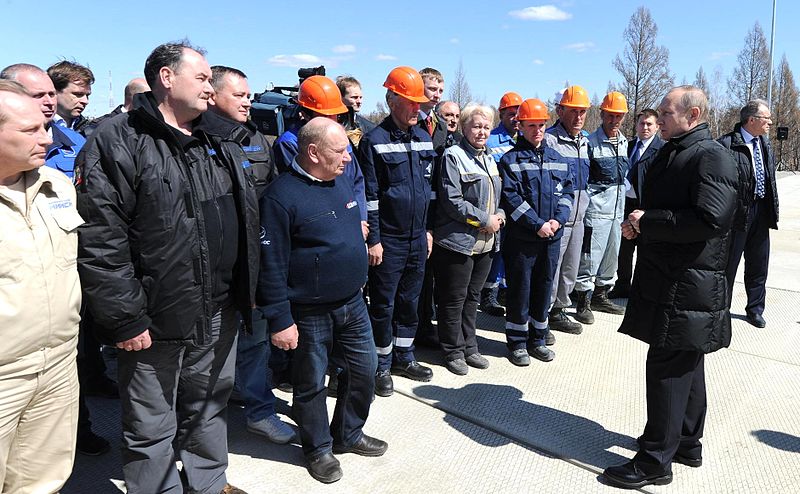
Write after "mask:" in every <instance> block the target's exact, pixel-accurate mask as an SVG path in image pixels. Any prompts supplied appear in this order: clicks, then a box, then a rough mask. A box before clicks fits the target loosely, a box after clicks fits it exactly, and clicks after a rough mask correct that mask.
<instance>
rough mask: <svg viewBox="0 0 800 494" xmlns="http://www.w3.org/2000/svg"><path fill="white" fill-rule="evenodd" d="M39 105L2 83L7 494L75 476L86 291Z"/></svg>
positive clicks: (1, 395) (0, 363) (2, 438)
mask: <svg viewBox="0 0 800 494" xmlns="http://www.w3.org/2000/svg"><path fill="white" fill-rule="evenodd" d="M39 106H40V105H39V102H38V101H36V100H35V99H33V98H31V97H30V95H29V94H28V93H27V91H26V90H25V88H24V87H23V86H22V85H20V84H19V83H17V82H13V81H8V80H1V81H0V224H2V225H3V228H2V231H0V244H2V249H0V338H2V341H3V351H2V352H0V404H2V406H0V491H2V492H3V493H12V492H14V493H16V492H58V491H59V490H60V489H61V487H62V486H63V485H64V483H65V482H66V480H67V478H69V476H70V473H71V472H72V464H73V459H74V456H75V439H76V437H75V436H76V429H77V422H78V417H77V415H78V376H77V370H76V365H75V356H76V344H77V342H78V321H79V320H80V315H79V311H80V307H81V289H80V280H79V279H78V270H77V268H76V266H75V258H76V255H77V249H76V245H77V241H78V239H77V236H78V232H77V228H78V226H79V225H80V224H81V223H83V219H82V218H81V217H80V216H79V215H78V213H77V211H76V209H75V188H74V187H73V186H72V184H71V183H70V181H69V179H67V177H65V176H64V175H63V174H61V173H59V172H57V171H55V170H53V169H52V168H49V167H45V166H42V165H44V163H45V159H44V158H45V153H46V149H47V146H48V145H49V144H50V137H49V136H48V135H47V131H46V130H45V126H44V125H45V117H44V115H43V114H42V112H41V111H40V108H39Z"/></svg>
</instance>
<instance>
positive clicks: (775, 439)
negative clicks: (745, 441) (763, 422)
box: [750, 429, 800, 453]
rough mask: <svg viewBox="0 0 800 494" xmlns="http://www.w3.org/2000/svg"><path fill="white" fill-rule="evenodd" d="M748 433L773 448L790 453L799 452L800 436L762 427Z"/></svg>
mask: <svg viewBox="0 0 800 494" xmlns="http://www.w3.org/2000/svg"><path fill="white" fill-rule="evenodd" d="M750 434H751V435H752V436H754V437H755V438H756V439H758V440H759V441H760V442H762V443H764V444H766V445H768V446H772V447H773V448H776V449H780V450H783V451H788V452H790V453H800V437H797V436H793V435H791V434H787V433H785V432H778V431H770V430H764V429H761V430H757V431H753V432H751V433H750Z"/></svg>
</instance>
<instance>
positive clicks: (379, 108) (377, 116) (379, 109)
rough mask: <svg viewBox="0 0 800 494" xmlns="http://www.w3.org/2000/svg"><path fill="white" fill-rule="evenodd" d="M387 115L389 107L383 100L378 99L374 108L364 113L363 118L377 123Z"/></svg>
mask: <svg viewBox="0 0 800 494" xmlns="http://www.w3.org/2000/svg"><path fill="white" fill-rule="evenodd" d="M388 116H389V109H388V108H386V104H385V103H384V102H383V101H378V102H377V103H376V104H375V110H374V111H372V112H370V113H367V114H366V115H364V118H366V119H367V120H369V121H370V122H372V123H375V124H379V123H381V122H383V119H384V118H386V117H388Z"/></svg>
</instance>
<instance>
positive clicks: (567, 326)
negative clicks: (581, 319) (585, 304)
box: [548, 307, 583, 334]
mask: <svg viewBox="0 0 800 494" xmlns="http://www.w3.org/2000/svg"><path fill="white" fill-rule="evenodd" d="M548 324H549V325H550V330H551V331H561V332H563V333H569V334H581V333H582V332H583V326H581V324H580V323H578V322H573V321H570V320H569V317H567V311H565V310H564V308H563V307H553V308H552V309H551V310H550V317H549V318H548Z"/></svg>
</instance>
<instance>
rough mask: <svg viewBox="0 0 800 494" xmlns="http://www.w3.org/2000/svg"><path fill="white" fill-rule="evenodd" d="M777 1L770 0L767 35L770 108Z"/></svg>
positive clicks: (768, 101)
mask: <svg viewBox="0 0 800 494" xmlns="http://www.w3.org/2000/svg"><path fill="white" fill-rule="evenodd" d="M777 3H778V0H772V32H771V33H770V36H769V37H770V41H769V85H768V86H767V103H769V107H770V108H772V57H773V55H772V53H773V51H775V10H776V8H777V5H776V4H777Z"/></svg>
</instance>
